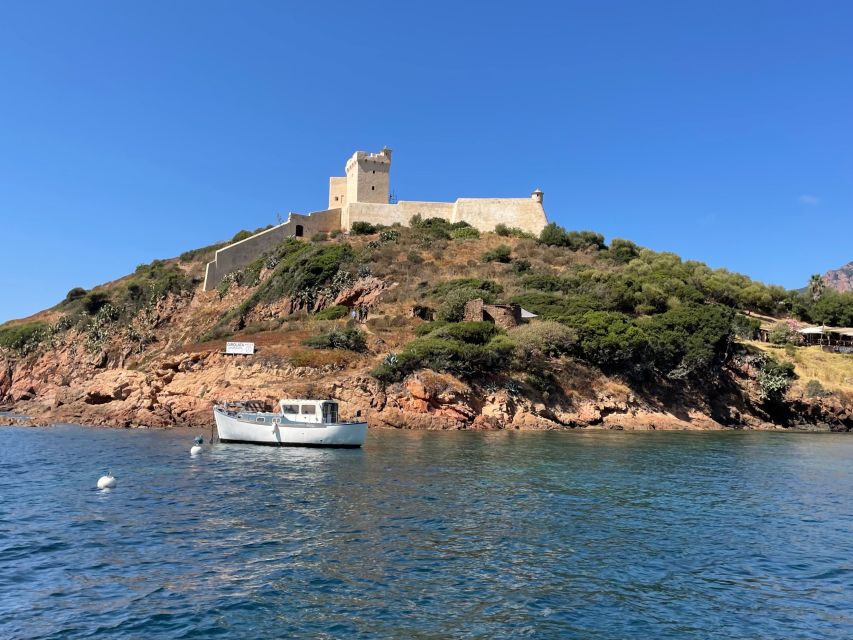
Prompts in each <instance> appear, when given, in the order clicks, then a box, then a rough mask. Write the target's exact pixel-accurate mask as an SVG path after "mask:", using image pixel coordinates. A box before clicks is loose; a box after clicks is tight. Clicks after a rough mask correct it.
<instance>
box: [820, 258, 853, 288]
mask: <svg viewBox="0 0 853 640" xmlns="http://www.w3.org/2000/svg"><path fill="white" fill-rule="evenodd" d="M823 281H824V282H825V283H826V286H827V287H830V288H832V289H835V290H836V291H853V262H848V263H847V264H845V265H844V266H843V267H840V268H838V269H832V270H830V271H827V272H826V273H825V274H824V275H823Z"/></svg>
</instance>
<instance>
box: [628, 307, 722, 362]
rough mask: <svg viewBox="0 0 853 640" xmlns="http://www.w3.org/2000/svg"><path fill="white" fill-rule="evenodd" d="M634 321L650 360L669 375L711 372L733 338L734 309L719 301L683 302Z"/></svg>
mask: <svg viewBox="0 0 853 640" xmlns="http://www.w3.org/2000/svg"><path fill="white" fill-rule="evenodd" d="M638 324H639V326H640V327H641V328H642V329H643V331H644V333H645V334H646V337H647V340H648V348H649V354H648V357H649V359H650V362H651V363H653V365H654V367H655V368H656V369H657V370H658V372H660V373H662V374H663V375H666V376H667V377H669V378H671V379H683V378H688V377H697V376H700V375H702V374H705V373H713V372H715V371H716V370H717V369H718V366H719V365H720V364H722V362H723V361H724V360H725V358H726V355H727V353H728V349H729V346H730V344H731V341H732V339H733V338H734V330H733V327H734V312H733V311H732V310H731V309H729V308H727V307H723V306H721V305H683V306H680V307H676V308H675V309H671V310H669V311H666V312H665V313H661V314H658V315H654V316H648V317H645V318H641V319H640V320H639V321H638Z"/></svg>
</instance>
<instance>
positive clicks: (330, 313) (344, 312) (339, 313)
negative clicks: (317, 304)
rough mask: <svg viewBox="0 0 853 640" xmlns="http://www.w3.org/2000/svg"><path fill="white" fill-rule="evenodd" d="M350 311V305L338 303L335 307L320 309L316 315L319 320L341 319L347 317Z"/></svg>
mask: <svg viewBox="0 0 853 640" xmlns="http://www.w3.org/2000/svg"><path fill="white" fill-rule="evenodd" d="M349 312H350V309H349V307H347V306H345V305H342V304H336V305H335V306H334V307H326V308H325V309H323V310H322V311H318V312H317V313H316V314H315V315H314V317H315V318H316V319H317V320H340V319H341V318H346V317H347V316H348V315H349Z"/></svg>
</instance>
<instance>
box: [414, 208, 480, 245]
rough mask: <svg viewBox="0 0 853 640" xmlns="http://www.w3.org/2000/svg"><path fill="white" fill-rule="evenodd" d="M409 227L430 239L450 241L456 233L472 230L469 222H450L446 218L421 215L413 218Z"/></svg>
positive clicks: (417, 214)
mask: <svg viewBox="0 0 853 640" xmlns="http://www.w3.org/2000/svg"><path fill="white" fill-rule="evenodd" d="M409 226H410V227H411V228H412V229H415V230H417V231H419V232H420V233H421V234H425V235H426V236H427V237H428V238H432V239H436V238H441V239H444V240H450V239H451V238H452V237H453V235H452V234H453V232H454V231H458V230H461V229H471V228H472V227H471V225H470V224H468V223H467V222H461V221H460V222H450V221H448V220H445V219H444V218H424V217H423V216H421V215H420V214H419V213H416V214H415V215H413V216H412V217H411V219H410V220H409Z"/></svg>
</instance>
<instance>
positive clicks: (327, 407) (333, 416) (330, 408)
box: [323, 402, 338, 423]
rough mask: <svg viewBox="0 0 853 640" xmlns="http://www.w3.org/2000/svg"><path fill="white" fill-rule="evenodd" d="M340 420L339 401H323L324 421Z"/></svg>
mask: <svg viewBox="0 0 853 640" xmlns="http://www.w3.org/2000/svg"><path fill="white" fill-rule="evenodd" d="M337 421H338V403H337V402H324V403H323V422H332V423H334V422H337Z"/></svg>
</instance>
